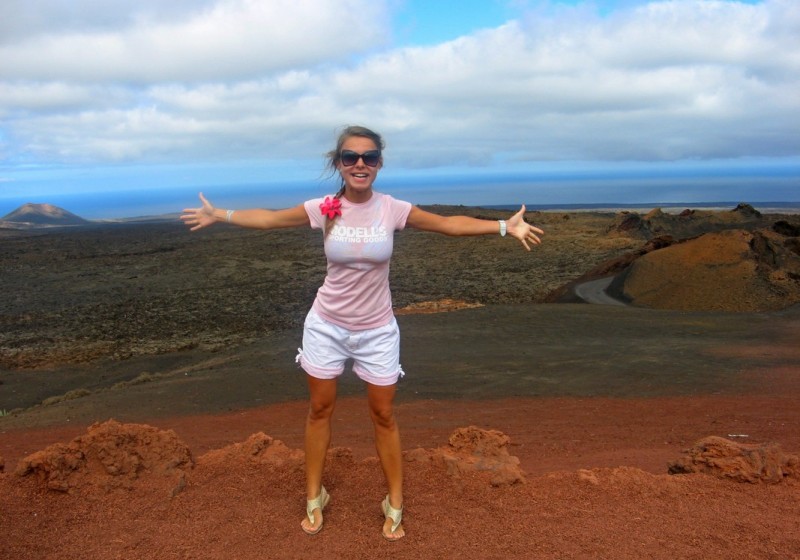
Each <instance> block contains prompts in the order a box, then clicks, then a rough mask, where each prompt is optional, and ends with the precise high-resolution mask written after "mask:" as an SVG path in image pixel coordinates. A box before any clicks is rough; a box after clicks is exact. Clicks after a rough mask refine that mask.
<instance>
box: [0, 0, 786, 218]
mask: <svg viewBox="0 0 800 560" xmlns="http://www.w3.org/2000/svg"><path fill="white" fill-rule="evenodd" d="M798 52H800V3H798V2H797V1H796V0H766V1H763V2H757V1H749V2H745V1H732V0H731V1H711V0H702V1H701V0H673V1H661V2H654V1H634V0H628V1H618V2H611V1H605V2H604V1H598V2H582V1H570V2H566V1H562V2H557V1H546V0H537V1H525V0H496V1H492V0H484V1H476V0H466V1H465V0H459V1H456V0H453V1H439V2H434V1H430V0H428V1H423V0H407V1H404V0H384V1H380V0H270V1H256V0H172V1H171V2H163V1H161V0H137V1H136V2H133V1H128V0H119V1H116V2H107V1H105V0H37V2H30V1H28V0H6V1H4V2H3V3H2V5H0V216H2V215H4V214H5V213H7V212H9V211H11V210H13V209H14V208H16V207H17V206H19V205H20V204H22V203H24V202H50V203H54V204H56V203H61V205H63V206H64V207H65V208H67V209H68V210H71V211H73V212H76V213H78V214H82V215H85V216H86V217H119V216H123V215H141V214H143V213H151V212H152V213H162V212H167V211H173V210H178V209H180V208H182V207H184V206H190V205H194V193H195V192H196V191H197V190H200V189H202V190H204V192H206V193H208V194H210V195H211V196H213V197H214V198H213V200H214V201H215V202H216V203H217V204H219V205H258V206H270V207H277V206H286V205H289V204H295V203H297V202H300V201H301V200H303V199H304V198H305V197H308V196H316V195H319V194H322V193H324V192H325V191H326V190H328V189H327V186H328V185H327V184H326V183H325V182H324V180H323V177H322V173H323V165H324V162H323V157H322V156H323V154H324V153H325V152H326V151H327V150H328V149H330V147H331V145H332V143H333V141H334V139H335V136H336V133H337V130H338V129H340V127H341V126H343V125H346V124H356V123H357V124H364V125H367V126H370V127H373V128H375V129H376V130H378V131H380V132H381V133H383V134H384V136H385V139H386V142H387V150H386V153H385V159H386V167H385V168H384V170H383V171H382V175H381V177H380V185H381V187H382V188H383V187H385V190H387V191H390V192H392V194H394V195H396V196H400V197H404V198H407V199H409V200H412V201H413V202H416V203H437V202H438V203H450V204H460V203H463V204H506V203H513V202H520V201H522V202H527V203H542V204H554V203H571V204H574V203H581V202H586V203H589V202H607V201H608V202H633V203H636V202H694V201H697V202H702V201H715V200H726V201H728V200H734V201H736V200H741V201H748V202H757V201H768V200H775V201H798V200H800V132H799V131H800V95H798V94H797V92H798V91H800V58H798V56H797V53H798ZM174 205H178V208H175V207H174Z"/></svg>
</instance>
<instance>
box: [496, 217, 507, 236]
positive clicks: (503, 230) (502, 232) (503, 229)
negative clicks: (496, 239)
mask: <svg viewBox="0 0 800 560" xmlns="http://www.w3.org/2000/svg"><path fill="white" fill-rule="evenodd" d="M497 221H498V222H500V236H501V237H505V236H506V221H505V220H497Z"/></svg>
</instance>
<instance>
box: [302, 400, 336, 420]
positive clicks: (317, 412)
mask: <svg viewBox="0 0 800 560" xmlns="http://www.w3.org/2000/svg"><path fill="white" fill-rule="evenodd" d="M333 405H334V403H333V402H327V401H325V402H320V401H311V405H310V406H309V407H308V420H309V421H310V422H319V421H328V420H330V419H331V416H333Z"/></svg>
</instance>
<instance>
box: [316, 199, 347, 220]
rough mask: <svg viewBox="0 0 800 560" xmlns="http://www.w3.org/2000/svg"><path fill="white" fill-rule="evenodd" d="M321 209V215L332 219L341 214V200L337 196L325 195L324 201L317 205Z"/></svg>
mask: <svg viewBox="0 0 800 560" xmlns="http://www.w3.org/2000/svg"><path fill="white" fill-rule="evenodd" d="M319 209H320V210H322V215H323V216H327V217H328V219H329V220H332V219H334V218H335V217H336V216H341V215H342V201H341V200H339V199H338V198H331V197H329V196H326V197H325V202H323V203H322V204H320V205H319Z"/></svg>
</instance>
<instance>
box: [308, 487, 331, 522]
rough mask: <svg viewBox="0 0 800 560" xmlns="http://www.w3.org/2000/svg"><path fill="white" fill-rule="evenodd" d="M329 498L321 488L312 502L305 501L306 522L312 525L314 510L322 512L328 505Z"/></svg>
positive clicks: (323, 488)
mask: <svg viewBox="0 0 800 560" xmlns="http://www.w3.org/2000/svg"><path fill="white" fill-rule="evenodd" d="M330 498H331V497H330V495H329V494H328V492H327V491H326V490H325V487H324V486H323V487H322V488H321V489H320V491H319V496H317V497H316V498H314V499H313V500H306V515H307V516H308V520H309V521H310V522H311V524H312V525H313V524H314V510H315V509H319V510H320V511H321V510H324V509H325V506H327V505H328V502H329V501H330Z"/></svg>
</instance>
